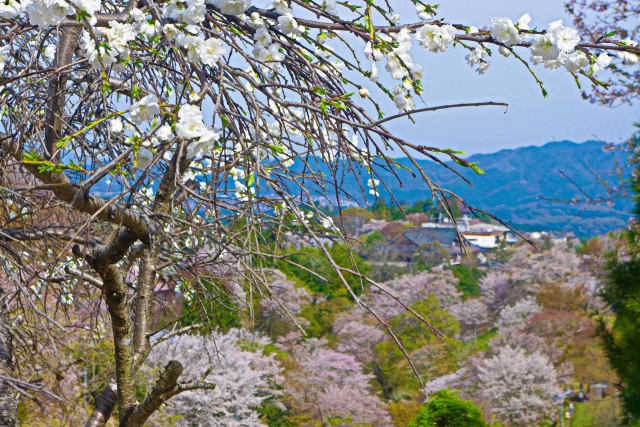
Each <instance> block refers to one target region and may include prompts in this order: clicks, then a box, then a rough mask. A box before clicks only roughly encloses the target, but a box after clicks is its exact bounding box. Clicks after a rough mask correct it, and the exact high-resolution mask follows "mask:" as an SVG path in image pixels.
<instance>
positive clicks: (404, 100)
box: [370, 86, 415, 187]
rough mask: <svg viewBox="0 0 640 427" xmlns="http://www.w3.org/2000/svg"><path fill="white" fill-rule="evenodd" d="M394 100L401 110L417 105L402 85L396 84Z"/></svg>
mask: <svg viewBox="0 0 640 427" xmlns="http://www.w3.org/2000/svg"><path fill="white" fill-rule="evenodd" d="M393 102H394V103H395V104H396V108H398V110H400V111H411V110H413V108H414V107H415V104H414V102H413V98H411V96H410V95H409V96H407V95H406V92H405V89H404V88H403V87H402V86H396V88H395V89H394V90H393ZM374 182H375V181H374ZM376 185H377V183H376ZM370 187H371V185H370Z"/></svg>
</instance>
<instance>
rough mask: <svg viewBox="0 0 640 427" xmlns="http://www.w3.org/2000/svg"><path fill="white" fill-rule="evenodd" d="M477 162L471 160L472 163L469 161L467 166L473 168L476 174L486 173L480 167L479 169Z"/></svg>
mask: <svg viewBox="0 0 640 427" xmlns="http://www.w3.org/2000/svg"><path fill="white" fill-rule="evenodd" d="M477 164H478V162H472V163H469V166H470V167H471V169H473V171H474V172H475V173H476V174H478V175H486V173H485V172H484V171H483V170H482V169H480V168H479V167H478V166H477Z"/></svg>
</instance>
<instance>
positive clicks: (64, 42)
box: [44, 27, 82, 159]
mask: <svg viewBox="0 0 640 427" xmlns="http://www.w3.org/2000/svg"><path fill="white" fill-rule="evenodd" d="M81 30H82V29H81V28H80V27H64V28H62V30H61V31H62V35H61V36H60V39H59V40H58V46H57V49H56V68H61V67H65V66H67V65H69V64H71V60H72V59H73V52H74V51H75V49H76V46H77V45H78V40H79V39H80V32H81ZM68 79H69V77H68V74H67V73H66V72H61V73H55V74H54V75H53V76H52V77H51V80H50V81H49V93H48V96H47V99H48V102H47V109H46V111H47V117H46V119H45V134H44V148H45V151H46V153H47V157H48V158H49V159H57V158H59V155H58V154H57V151H58V148H57V147H56V143H57V142H58V141H59V140H60V138H62V127H63V125H64V106H65V100H66V94H65V90H66V86H67V80H68Z"/></svg>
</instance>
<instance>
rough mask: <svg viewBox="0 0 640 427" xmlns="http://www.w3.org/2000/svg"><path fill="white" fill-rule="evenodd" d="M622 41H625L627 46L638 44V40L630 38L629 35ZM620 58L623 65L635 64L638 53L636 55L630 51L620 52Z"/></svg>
mask: <svg viewBox="0 0 640 427" xmlns="http://www.w3.org/2000/svg"><path fill="white" fill-rule="evenodd" d="M622 41H623V42H625V43H626V44H627V46H633V47H635V46H638V42H636V41H634V40H631V39H630V38H629V37H627V38H626V39H624V40H622ZM620 59H622V63H623V64H624V65H635V64H637V63H638V59H639V58H638V55H636V54H635V53H631V52H620Z"/></svg>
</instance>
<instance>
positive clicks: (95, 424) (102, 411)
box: [85, 380, 118, 427]
mask: <svg viewBox="0 0 640 427" xmlns="http://www.w3.org/2000/svg"><path fill="white" fill-rule="evenodd" d="M117 399H118V388H117V386H116V382H115V380H111V381H109V382H108V383H107V385H106V386H105V388H104V390H102V393H101V394H100V396H98V398H97V399H96V406H95V408H93V412H91V416H90V417H89V420H88V421H87V423H86V424H85V427H103V426H104V425H106V424H107V421H108V420H109V418H111V412H113V408H114V407H115V405H116V400H117Z"/></svg>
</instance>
